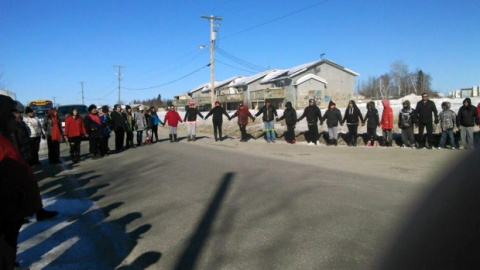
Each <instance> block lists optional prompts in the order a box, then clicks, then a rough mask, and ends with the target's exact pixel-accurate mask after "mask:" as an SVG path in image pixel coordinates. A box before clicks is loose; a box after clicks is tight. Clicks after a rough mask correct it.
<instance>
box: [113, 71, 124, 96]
mask: <svg viewBox="0 0 480 270" xmlns="http://www.w3.org/2000/svg"><path fill="white" fill-rule="evenodd" d="M113 67H117V68H118V72H117V76H118V105H122V103H121V101H120V100H121V99H120V89H121V88H120V82H121V81H122V68H124V67H126V66H121V65H115V66H113Z"/></svg>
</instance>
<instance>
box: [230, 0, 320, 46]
mask: <svg viewBox="0 0 480 270" xmlns="http://www.w3.org/2000/svg"><path fill="white" fill-rule="evenodd" d="M328 1H329V0H324V1H321V2H318V3H316V4H313V5H310V6H307V7H304V8H302V9H299V10H296V11H293V12H290V13H288V14H285V15H283V16H280V17H278V18H275V19H272V20H270V21H266V22H264V23H261V24H257V25H255V26H252V27H250V28H247V29H245V30H242V31H239V32H237V33H234V34H231V35H228V36H226V37H223V38H222V39H227V38H231V37H233V36H236V35H240V34H242V33H245V32H247V31H250V30H253V29H256V28H259V27H262V26H264V25H267V24H269V23H272V22H275V21H279V20H281V19H284V18H286V17H290V16H292V15H294V14H297V13H300V12H302V11H305V10H307V9H309V8H312V7H316V6H319V5H321V4H325V3H326V2H328Z"/></svg>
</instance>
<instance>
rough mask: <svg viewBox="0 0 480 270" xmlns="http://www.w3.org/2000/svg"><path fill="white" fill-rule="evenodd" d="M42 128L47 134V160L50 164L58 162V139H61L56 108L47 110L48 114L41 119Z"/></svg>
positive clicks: (60, 127)
mask: <svg viewBox="0 0 480 270" xmlns="http://www.w3.org/2000/svg"><path fill="white" fill-rule="evenodd" d="M43 130H44V131H45V134H47V146H48V161H49V162H50V164H58V163H60V141H62V137H63V135H62V124H61V123H60V118H58V116H57V110H55V109H53V108H52V109H50V110H48V116H47V118H45V120H44V121H43Z"/></svg>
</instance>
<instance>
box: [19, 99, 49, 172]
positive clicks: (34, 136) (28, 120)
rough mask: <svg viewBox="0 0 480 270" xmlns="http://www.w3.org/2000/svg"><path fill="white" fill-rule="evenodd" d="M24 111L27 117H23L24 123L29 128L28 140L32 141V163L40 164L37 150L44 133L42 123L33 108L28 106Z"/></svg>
mask: <svg viewBox="0 0 480 270" xmlns="http://www.w3.org/2000/svg"><path fill="white" fill-rule="evenodd" d="M25 113H26V114H27V117H24V118H23V121H24V122H25V124H27V127H28V129H29V130H30V141H31V143H32V147H31V149H32V164H33V165H41V164H40V160H39V158H38V151H40V141H41V138H45V133H43V129H42V124H41V123H40V120H39V119H38V118H37V117H35V113H34V112H33V109H32V108H30V107H27V108H25Z"/></svg>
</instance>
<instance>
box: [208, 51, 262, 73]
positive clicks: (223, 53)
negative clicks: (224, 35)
mask: <svg viewBox="0 0 480 270" xmlns="http://www.w3.org/2000/svg"><path fill="white" fill-rule="evenodd" d="M217 51H218V53H219V54H221V55H223V56H225V57H226V58H228V59H230V60H232V61H233V62H236V63H237V64H240V65H242V66H244V67H247V68H249V69H252V70H256V71H265V70H267V69H268V68H264V67H261V66H258V65H255V64H252V63H250V62H247V61H245V60H243V59H240V58H238V57H236V56H234V55H232V54H230V53H228V52H226V51H224V50H222V49H220V48H218V47H217Z"/></svg>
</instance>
